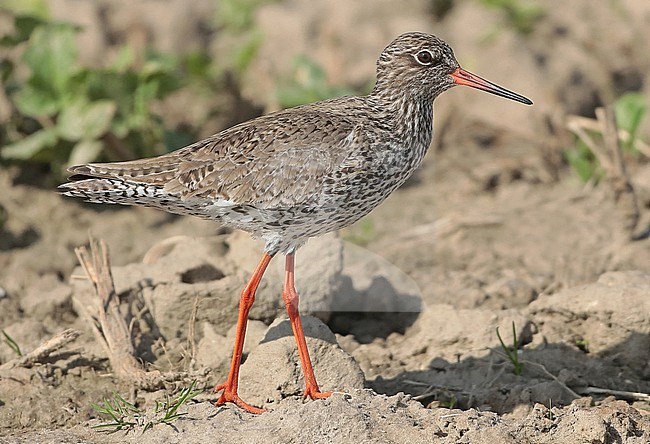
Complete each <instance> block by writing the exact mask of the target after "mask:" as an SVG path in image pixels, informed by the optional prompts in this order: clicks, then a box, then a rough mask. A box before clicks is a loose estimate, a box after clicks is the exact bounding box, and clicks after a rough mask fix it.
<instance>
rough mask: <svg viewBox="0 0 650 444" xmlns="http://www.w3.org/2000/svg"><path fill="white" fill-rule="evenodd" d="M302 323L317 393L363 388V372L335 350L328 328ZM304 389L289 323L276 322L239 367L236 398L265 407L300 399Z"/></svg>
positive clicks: (313, 322)
mask: <svg viewBox="0 0 650 444" xmlns="http://www.w3.org/2000/svg"><path fill="white" fill-rule="evenodd" d="M302 324H303V329H304V331H305V336H306V338H307V347H308V348H309V354H310V357H311V361H312V364H313V366H314V373H315V374H316V379H317V381H318V383H319V385H320V388H321V390H323V391H330V390H334V391H341V390H342V391H349V390H352V389H358V388H363V386H364V376H363V372H362V371H361V369H360V368H359V365H358V364H357V363H356V362H355V361H354V359H352V357H351V356H350V355H348V354H347V353H346V352H344V351H343V349H341V347H339V345H338V344H337V342H336V337H335V336H334V334H333V333H332V332H331V331H330V330H329V328H327V326H326V325H325V324H323V323H322V322H321V321H320V320H319V319H317V318H314V317H311V316H303V317H302ZM304 388H305V386H304V379H303V375H302V368H301V365H300V358H299V357H298V350H297V348H296V341H295V339H294V337H293V332H292V330H291V324H290V323H289V320H288V319H277V320H276V321H275V322H273V324H271V326H270V327H269V328H268V330H267V331H266V334H265V336H264V339H263V340H262V342H261V343H260V344H259V345H258V346H257V348H255V349H254V350H253V351H252V352H251V353H250V355H249V356H248V358H247V359H246V362H245V363H244V364H243V365H242V368H241V373H240V386H239V391H240V395H241V396H242V398H243V399H244V400H246V402H249V403H251V404H253V405H267V406H268V404H269V403H276V402H278V401H280V400H281V399H283V398H286V397H288V396H296V395H300V396H301V395H302V393H303V391H304Z"/></svg>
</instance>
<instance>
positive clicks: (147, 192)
mask: <svg viewBox="0 0 650 444" xmlns="http://www.w3.org/2000/svg"><path fill="white" fill-rule="evenodd" d="M163 157H164V156H163ZM159 159H161V161H160V162H156V163H152V162H151V159H143V160H135V161H130V162H114V163H94V164H93V163H91V164H86V165H75V166H73V167H70V168H69V169H68V172H69V173H71V176H70V177H69V178H68V182H66V183H64V184H62V185H60V186H59V191H60V192H61V194H63V195H65V196H71V197H80V198H82V199H84V200H86V201H87V202H94V203H112V204H122V205H145V206H149V205H148V204H149V203H151V202H152V201H159V200H160V199H161V198H163V197H164V193H163V186H164V184H165V183H166V182H167V181H169V180H170V179H171V178H172V177H173V170H174V168H175V165H173V164H172V162H164V161H162V160H164V159H163V158H159ZM147 160H148V162H147Z"/></svg>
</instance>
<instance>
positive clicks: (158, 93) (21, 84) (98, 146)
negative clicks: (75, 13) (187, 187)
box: [0, 14, 183, 175]
mask: <svg viewBox="0 0 650 444" xmlns="http://www.w3.org/2000/svg"><path fill="white" fill-rule="evenodd" d="M13 18H14V31H13V33H12V34H9V35H5V36H4V37H3V38H2V39H1V40H0V44H1V45H2V46H4V47H8V48H10V49H14V50H16V49H18V50H19V51H20V52H21V54H22V55H21V56H20V58H19V59H18V60H11V59H8V58H7V59H4V60H3V61H2V65H1V66H2V69H1V70H0V75H1V76H2V84H3V88H4V93H5V95H6V96H7V98H8V99H9V102H10V105H11V108H12V109H11V116H10V118H9V121H8V122H4V125H3V129H2V132H1V133H0V137H1V139H2V145H3V147H2V148H1V150H0V158H1V159H3V160H4V161H37V162H43V163H46V164H49V165H50V167H51V170H52V172H53V173H54V174H55V175H56V174H60V173H61V172H62V169H63V167H65V166H67V165H70V164H75V163H84V162H90V161H93V160H97V159H101V158H106V157H107V156H106V155H107V154H110V156H109V157H111V158H114V159H122V158H126V157H142V156H149V155H155V154H161V153H164V152H165V151H167V147H166V146H165V144H164V141H165V140H166V139H173V137H170V136H171V135H170V134H169V133H170V131H169V130H167V129H165V127H164V125H163V122H162V120H161V119H160V118H159V117H158V116H156V115H155V114H153V112H152V111H151V104H152V103H153V102H154V101H156V100H161V99H163V98H165V97H166V96H168V95H169V94H170V93H172V92H174V91H176V90H178V89H179V88H180V87H181V86H182V85H183V82H182V80H181V79H182V78H183V76H182V73H181V69H180V62H179V60H178V59H177V58H174V57H171V56H164V55H161V54H155V53H147V54H146V55H145V57H144V60H141V61H140V60H136V57H135V54H134V52H133V51H132V50H131V49H130V48H129V47H123V48H121V49H120V51H119V53H118V56H117V57H116V60H115V61H114V62H113V63H112V64H111V65H109V66H106V67H102V68H90V67H86V66H82V65H81V64H80V62H79V57H78V48H77V43H76V35H77V33H78V32H79V28H78V27H75V26H74V25H71V24H68V23H60V22H53V21H49V20H46V19H44V18H43V17H42V15H39V16H36V15H20V14H15V15H14V16H13ZM25 68H27V71H28V74H27V75H26V76H25V75H24V73H23V72H24V71H25Z"/></svg>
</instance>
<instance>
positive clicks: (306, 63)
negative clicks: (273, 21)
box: [276, 55, 355, 108]
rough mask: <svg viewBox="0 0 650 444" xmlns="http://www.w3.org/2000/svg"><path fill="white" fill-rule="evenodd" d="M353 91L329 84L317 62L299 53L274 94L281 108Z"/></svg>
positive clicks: (343, 94) (352, 91) (348, 93)
mask: <svg viewBox="0 0 650 444" xmlns="http://www.w3.org/2000/svg"><path fill="white" fill-rule="evenodd" d="M354 93H355V91H354V90H352V89H350V88H346V87H341V86H335V85H331V84H330V83H329V82H328V80H327V74H326V73H325V70H324V69H323V68H322V67H321V66H320V65H319V64H318V63H316V62H314V61H313V60H312V59H310V58H309V57H307V56H306V55H299V56H297V57H296V58H295V59H294V63H293V72H292V74H291V77H290V78H289V79H288V80H286V81H285V82H284V83H283V84H282V85H281V86H280V87H279V88H278V90H277V91H276V96H277V99H278V102H279V103H280V106H281V107H282V108H290V107H292V106H297V105H302V104H304V103H311V102H317V101H319V100H324V99H329V98H331V97H339V96H345V95H350V94H354Z"/></svg>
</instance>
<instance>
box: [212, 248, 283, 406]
mask: <svg viewBox="0 0 650 444" xmlns="http://www.w3.org/2000/svg"><path fill="white" fill-rule="evenodd" d="M271 259H272V256H270V255H269V254H266V253H264V255H263V256H262V259H261V260H260V263H259V264H258V265H257V268H255V271H254V272H253V275H252V276H251V278H250V280H249V281H248V284H246V287H245V288H244V291H242V294H241V298H240V300H239V317H238V319H237V331H236V333H235V347H234V350H233V353H232V361H231V362H230V371H229V372H228V379H227V380H226V382H225V383H224V384H219V385H218V386H216V387H215V389H214V390H215V391H216V392H219V391H221V390H223V393H222V394H221V396H220V397H219V400H218V401H217V405H222V404H225V403H226V402H233V403H235V404H236V405H238V406H239V407H241V408H242V409H244V410H246V411H248V412H251V413H262V412H265V411H266V410H264V409H260V408H257V407H253V406H252V405H250V404H247V403H245V402H244V401H243V400H242V399H241V398H240V397H239V395H238V394H237V385H238V383H239V366H240V365H241V356H242V353H243V350H244V337H245V336H246V323H247V321H248V312H249V311H250V309H251V307H252V306H253V302H255V292H256V291H257V287H258V286H259V285H260V281H261V280H262V276H264V271H266V267H268V265H269V262H271Z"/></svg>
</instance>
